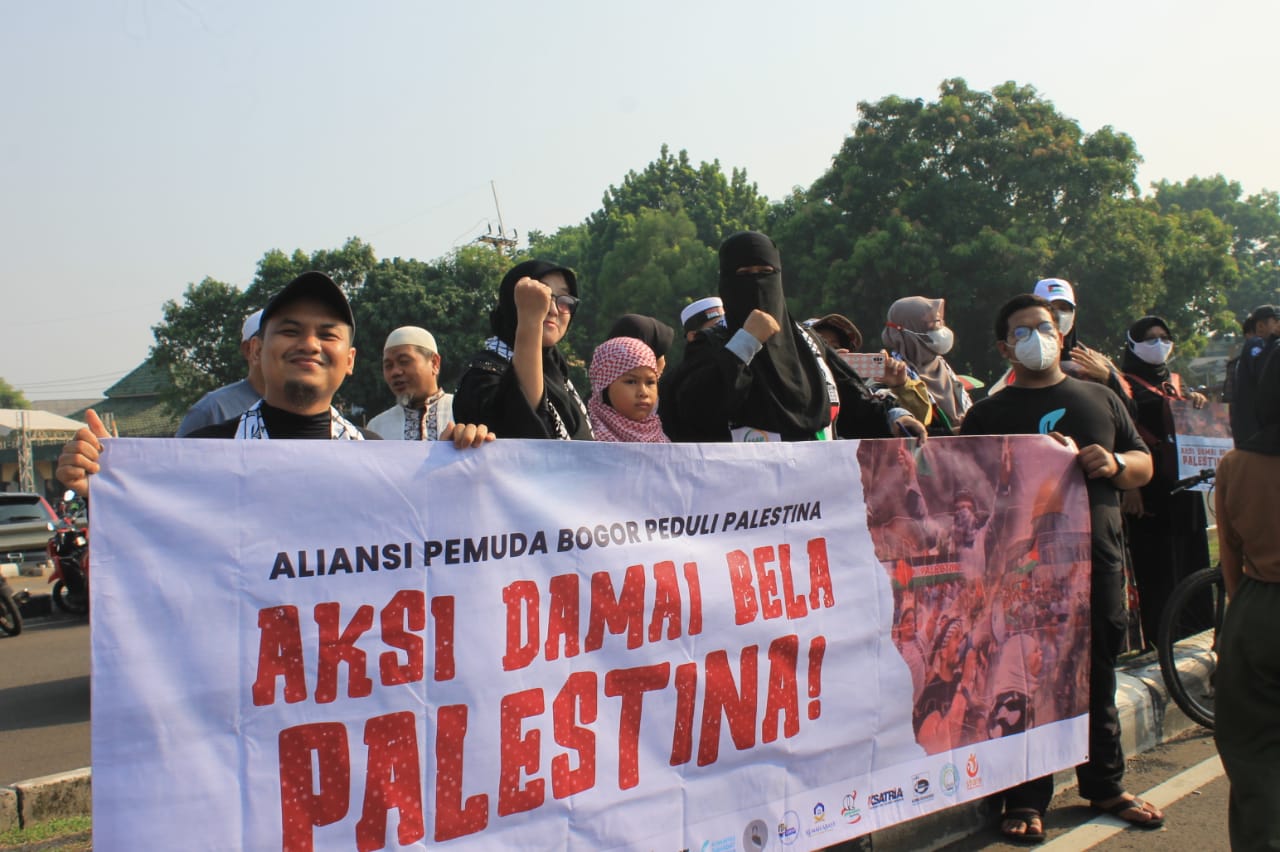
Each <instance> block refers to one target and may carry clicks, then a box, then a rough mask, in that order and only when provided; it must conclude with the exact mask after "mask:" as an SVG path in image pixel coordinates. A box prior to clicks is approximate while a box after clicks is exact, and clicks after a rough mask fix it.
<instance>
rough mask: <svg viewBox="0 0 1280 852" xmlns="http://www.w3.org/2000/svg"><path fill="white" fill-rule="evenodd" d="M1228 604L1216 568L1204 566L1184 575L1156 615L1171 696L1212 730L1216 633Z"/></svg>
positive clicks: (1159, 647)
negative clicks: (1160, 612) (1157, 615)
mask: <svg viewBox="0 0 1280 852" xmlns="http://www.w3.org/2000/svg"><path fill="white" fill-rule="evenodd" d="M1226 609H1227V592H1226V586H1225V585H1224V584H1223V581H1222V570H1221V569H1220V568H1216V567H1215V568H1202V569H1200V570H1199V571H1196V572H1195V573H1194V574H1191V575H1189V576H1187V577H1186V578H1184V579H1183V580H1182V582H1180V583H1179V584H1178V585H1177V586H1176V587H1174V590H1173V594H1171V595H1170V596H1169V602H1168V603H1166V604H1165V607H1164V612H1163V613H1162V614H1161V617H1160V639H1159V643H1158V644H1157V646H1156V650H1157V652H1158V653H1159V655H1160V673H1161V675H1163V676H1164V683H1165V687H1166V688H1167V689H1168V690H1169V697H1170V698H1172V699H1173V702H1174V703H1175V704H1177V705H1178V707H1179V708H1181V709H1182V712H1183V713H1186V714H1187V717H1188V718H1189V719H1191V720H1193V721H1194V722H1196V723H1198V724H1200V725H1203V726H1205V727H1206V728H1209V729H1211V730H1212V729H1213V704H1214V685H1213V681H1214V675H1215V674H1216V673H1217V670H1218V632H1219V631H1220V630H1221V629H1222V617H1223V615H1224V614H1225V612H1226Z"/></svg>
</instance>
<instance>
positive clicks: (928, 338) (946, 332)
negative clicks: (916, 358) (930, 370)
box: [902, 326, 956, 354]
mask: <svg viewBox="0 0 1280 852" xmlns="http://www.w3.org/2000/svg"><path fill="white" fill-rule="evenodd" d="M902 330H904V331H906V333H908V334H914V335H915V336H918V338H919V339H920V343H923V344H924V347H925V348H927V349H928V351H929V352H932V353H933V354H946V353H948V352H951V347H952V345H955V342H956V335H955V334H952V333H951V329H948V327H946V326H942V327H941V329H931V330H929V331H911V330H910V329H902Z"/></svg>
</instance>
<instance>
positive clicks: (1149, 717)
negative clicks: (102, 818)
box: [0, 649, 1199, 852]
mask: <svg viewBox="0 0 1280 852" xmlns="http://www.w3.org/2000/svg"><path fill="white" fill-rule="evenodd" d="M1198 653H1199V652H1198V651H1197V650H1195V649H1188V650H1187V651H1185V652H1180V653H1179V661H1180V662H1183V657H1184V656H1185V657H1186V658H1187V659H1188V660H1190V659H1193V658H1194V657H1195V656H1196V655H1197V654H1198ZM1116 676H1117V677H1116V679H1117V687H1116V707H1117V709H1118V710H1119V711H1120V729H1121V742H1122V743H1123V745H1124V752H1125V754H1126V755H1128V756H1130V757H1132V756H1133V755H1136V754H1141V753H1142V752H1145V751H1150V750H1151V749H1153V748H1155V747H1156V746H1158V745H1160V744H1161V743H1164V742H1166V741H1168V740H1169V739H1171V738H1173V737H1175V736H1177V735H1178V734H1181V733H1182V732H1184V731H1187V730H1190V729H1191V728H1194V727H1196V724H1195V723H1194V722H1192V721H1191V720H1190V719H1188V718H1187V717H1186V716H1185V715H1184V714H1183V712H1182V711H1181V710H1180V709H1178V707H1177V705H1175V704H1174V703H1173V702H1172V701H1171V700H1170V699H1169V694H1168V692H1167V690H1166V689H1165V687H1164V681H1163V680H1162V679H1161V677H1160V666H1159V664H1158V663H1146V664H1142V665H1135V666H1129V667H1122V668H1121V669H1119V670H1117V672H1116ZM1075 780H1076V779H1075V772H1074V771H1072V770H1065V771H1063V772H1059V773H1056V774H1055V775H1054V788H1055V792H1060V791H1062V790H1064V789H1066V788H1068V787H1071V786H1072V785H1074V784H1075ZM92 804H93V797H92V779H91V775H90V770H89V769H88V768H87V767H86V768H85V769H76V770H73V771H71V772H63V773H60V774H57V775H45V776H43V777H41V778H32V779H30V780H28V781H20V782H18V783H17V784H13V785H11V786H8V787H0V832H3V831H7V830H8V829H10V828H15V827H23V826H27V825H31V824H32V823H37V822H44V821H46V820H50V819H54V818H55V817H67V816H77V815H83V814H91V813H92ZM995 816H996V815H995V814H994V813H993V812H992V810H991V806H990V804H989V802H987V801H985V800H982V801H976V802H968V803H965V804H962V805H957V806H955V807H952V808H948V809H946V810H944V811H938V812H936V813H932V814H927V815H925V816H922V817H919V818H917V819H913V820H910V821H908V822H904V823H901V824H899V825H895V826H893V827H892V828H887V829H885V830H883V831H878V832H876V833H875V835H874V844H875V846H877V847H879V848H881V849H914V850H921V852H924V851H925V850H933V849H938V848H941V847H943V846H946V845H947V844H949V843H954V842H955V841H957V840H960V839H962V838H964V837H968V836H969V835H971V834H976V833H977V832H979V831H982V830H983V829H984V828H986V827H987V826H989V825H991V824H992V822H993V821H994V819H995ZM830 848H831V849H834V850H839V849H848V850H853V849H858V848H862V847H861V846H860V845H859V843H858V841H857V840H852V841H846V842H844V843H841V844H838V845H836V846H833V847H830Z"/></svg>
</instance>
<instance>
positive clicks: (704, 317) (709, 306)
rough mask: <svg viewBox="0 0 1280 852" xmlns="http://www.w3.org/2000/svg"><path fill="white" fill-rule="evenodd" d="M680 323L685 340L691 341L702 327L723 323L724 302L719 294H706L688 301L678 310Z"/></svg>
mask: <svg viewBox="0 0 1280 852" xmlns="http://www.w3.org/2000/svg"><path fill="white" fill-rule="evenodd" d="M680 325H682V326H683V327H684V339H685V340H686V341H692V340H693V339H694V338H695V337H697V336H698V332H700V331H702V330H703V329H704V328H711V327H712V326H713V325H724V302H723V301H721V300H720V297H719V296H708V297H707V298H705V299H699V300H698V301H696V302H692V303H690V304H689V305H687V306H686V307H685V309H684V310H683V311H681V312H680Z"/></svg>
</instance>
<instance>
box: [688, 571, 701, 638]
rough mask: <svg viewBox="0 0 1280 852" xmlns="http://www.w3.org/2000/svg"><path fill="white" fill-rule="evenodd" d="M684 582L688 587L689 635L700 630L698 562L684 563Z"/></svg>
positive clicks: (696, 633)
mask: <svg viewBox="0 0 1280 852" xmlns="http://www.w3.org/2000/svg"><path fill="white" fill-rule="evenodd" d="M684 582H685V585H686V586H688V587H689V635H690V636H697V635H698V634H699V633H701V632H702V584H701V582H700V581H699V580H698V563H697V562H686V563H684Z"/></svg>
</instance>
